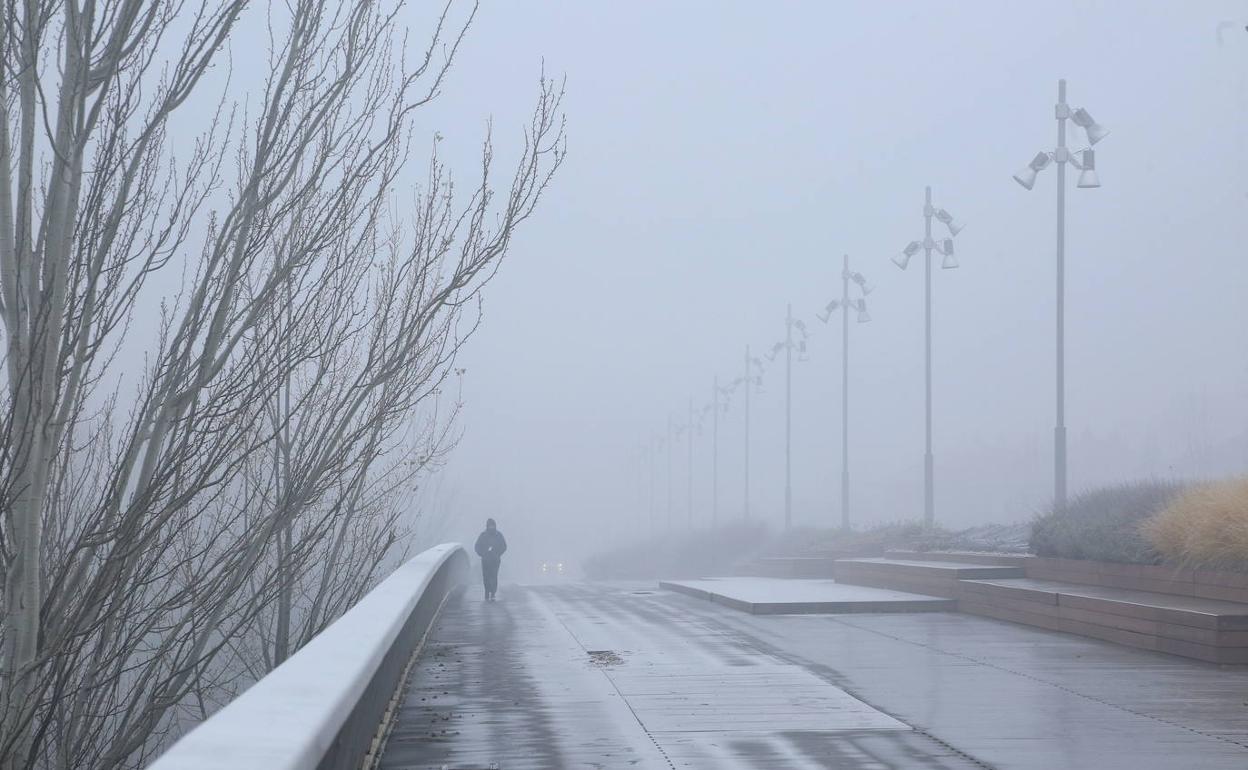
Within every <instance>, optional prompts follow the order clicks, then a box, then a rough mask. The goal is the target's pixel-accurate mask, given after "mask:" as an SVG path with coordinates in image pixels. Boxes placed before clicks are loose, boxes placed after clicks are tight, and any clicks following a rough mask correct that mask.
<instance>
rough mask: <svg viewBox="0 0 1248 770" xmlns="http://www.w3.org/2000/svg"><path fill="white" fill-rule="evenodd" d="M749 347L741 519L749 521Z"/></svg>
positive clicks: (745, 384)
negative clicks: (742, 509)
mask: <svg viewBox="0 0 1248 770" xmlns="http://www.w3.org/2000/svg"><path fill="white" fill-rule="evenodd" d="M750 380H751V378H750V346H749V345H746V346H745V382H744V383H742V384H743V385H744V386H745V509H744V513H743V515H742V518H743V519H745V520H746V521H749V519H750Z"/></svg>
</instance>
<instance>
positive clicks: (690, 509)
mask: <svg viewBox="0 0 1248 770" xmlns="http://www.w3.org/2000/svg"><path fill="white" fill-rule="evenodd" d="M688 482H689V528H690V529H693V396H690V397H689V478H688Z"/></svg>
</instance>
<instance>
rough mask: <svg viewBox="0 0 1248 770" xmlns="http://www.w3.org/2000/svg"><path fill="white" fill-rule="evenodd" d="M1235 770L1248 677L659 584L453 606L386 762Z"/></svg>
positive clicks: (466, 599)
mask: <svg viewBox="0 0 1248 770" xmlns="http://www.w3.org/2000/svg"><path fill="white" fill-rule="evenodd" d="M492 765H493V766H497V767H499V768H501V769H503V770H510V769H511V768H565V767H566V768H580V767H586V768H625V767H639V768H651V767H654V768H665V767H666V768H677V767H679V768H865V769H871V770H875V769H877V768H879V769H882V768H939V769H943V770H961V769H963V768H1002V769H1004V768H1029V769H1030V768H1035V769H1036V770H1041V769H1043V770H1052V769H1053V768H1104V769H1105V770H1114V769H1115V768H1130V769H1131V770H1152V769H1154V768H1155V769H1156V770H1162V769H1165V770H1169V769H1171V768H1202V769H1203V768H1210V769H1211V770H1216V769H1219V768H1228V769H1229V768H1235V769H1236V770H1242V768H1246V767H1248V667H1225V666H1222V667H1220V666H1216V665H1212V664H1204V663H1199V662H1195V661H1190V660H1185V659H1182V658H1174V657H1170V656H1166V655H1161V654H1156V653H1149V652H1143V651H1138V650H1132V649H1128V648H1124V647H1118V646H1116V645H1112V644H1108V643H1104V642H1099V641H1096V640H1091V639H1085V638H1081V637H1075V636H1069V635H1065V634H1058V633H1051V632H1047V631H1043V630H1039V629H1035V628H1030V627H1024V626H1018V625H1013V624H1010V623H1004V622H1000V621H995V620H990V619H987V618H980V617H975V616H969V615H961V614H956V613H948V614H937V613H923V614H882V615H848V616H847V615H838V616H818V615H771V616H755V615H748V614H744V613H741V612H737V611H735V610H732V609H729V608H727V607H723V606H719V605H715V604H712V603H710V602H706V601H701V600H698V599H694V598H691V597H688V596H684V595H680V594H675V593H669V592H660V591H658V590H656V589H654V588H653V587H651V586H641V585H619V584H564V585H557V586H544V587H540V588H531V589H523V588H517V587H504V589H503V590H502V591H501V592H500V601H498V602H495V603H492V604H487V603H485V602H483V601H481V599H480V597H479V596H477V595H476V593H475V592H471V593H466V594H461V595H459V596H457V597H455V598H454V599H452V600H451V601H450V602H449V603H448V605H447V607H446V609H445V610H444V614H443V616H442V617H441V618H440V619H439V621H438V624H437V626H436V627H435V629H434V631H433V632H432V634H431V636H430V639H429V641H428V643H427V645H426V649H425V652H424V654H423V655H422V656H421V658H420V660H419V661H417V664H416V665H415V666H414V667H413V669H412V672H411V675H410V676H409V680H408V690H407V692H406V694H405V697H404V701H403V705H402V708H401V710H400V712H399V714H398V717H397V719H396V723H395V726H394V729H393V731H392V733H391V735H390V738H389V741H388V743H387V746H386V750H385V753H384V754H383V757H382V763H381V766H382V767H383V768H387V769H388V770H397V769H398V768H442V767H447V768H460V769H464V768H488V767H491V766H492Z"/></svg>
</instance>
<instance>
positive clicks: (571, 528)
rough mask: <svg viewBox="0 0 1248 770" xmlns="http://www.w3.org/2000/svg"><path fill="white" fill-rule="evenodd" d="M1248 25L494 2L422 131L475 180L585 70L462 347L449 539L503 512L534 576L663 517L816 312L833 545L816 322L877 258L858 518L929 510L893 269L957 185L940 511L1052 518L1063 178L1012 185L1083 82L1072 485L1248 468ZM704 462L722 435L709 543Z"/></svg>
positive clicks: (938, 316)
mask: <svg viewBox="0 0 1248 770" xmlns="http://www.w3.org/2000/svg"><path fill="white" fill-rule="evenodd" d="M1246 20H1248V7H1246V6H1245V4H1244V3H1242V2H1204V3H1185V4H1179V3H1172V2H1147V3H1143V2H1142V3H1132V4H1130V6H1129V7H1127V6H1124V4H1122V3H1117V2H1057V3H1044V4H1035V5H1027V6H1024V5H1023V4H1017V3H1009V4H1005V3H996V2H975V3H971V2H966V3H958V4H917V3H906V4H900V3H896V4H879V3H837V4H830V3H786V4H769V3H746V2H733V3H721V2H687V3H679V4H659V3H582V2H563V3H541V4H533V3H523V4H521V3H489V4H487V5H486V6H485V7H484V8H482V10H481V13H480V14H479V17H478V19H477V21H476V23H475V25H474V28H473V30H472V31H471V32H470V34H469V37H468V39H467V40H466V41H465V43H464V46H463V49H462V51H461V55H460V58H459V59H458V61H457V63H456V66H455V68H454V70H453V71H452V73H451V76H450V78H449V80H448V83H447V87H446V89H445V95H444V96H443V97H442V98H441V99H440V100H439V101H438V102H437V103H436V104H435V106H434V107H433V109H432V110H430V111H429V112H427V113H426V117H425V120H426V121H427V123H428V126H429V130H430V131H434V130H439V131H442V132H443V133H445V134H447V135H448V136H452V137H453V141H448V142H447V145H448V146H447V147H446V148H445V152H446V153H448V157H449V158H450V159H451V160H450V162H451V164H452V166H454V165H455V162H456V160H460V161H463V162H464V163H467V164H468V167H469V168H470V167H471V163H472V157H473V153H474V152H475V151H476V145H475V144H474V143H473V141H474V140H473V137H474V132H475V135H476V136H477V137H479V136H480V135H481V133H482V132H483V126H484V119H485V118H486V117H487V116H489V117H492V119H493V123H494V126H495V130H496V131H500V132H501V131H505V130H506V129H510V128H512V127H514V126H518V125H519V124H520V123H521V122H522V121H523V120H524V116H525V114H526V110H527V109H528V101H529V99H530V95H531V91H532V88H531V85H532V82H533V80H534V78H535V76H536V74H537V71H538V67H539V65H541V66H544V67H545V70H546V72H547V73H550V74H555V75H560V74H563V73H566V77H567V89H568V96H567V100H566V103H565V107H566V110H567V113H568V120H569V123H568V130H569V137H570V141H569V159H568V162H567V163H566V165H565V166H564V168H563V169H562V170H561V172H560V174H559V176H558V178H557V179H556V181H555V183H554V186H553V187H552V189H551V191H550V193H549V197H548V198H546V199H545V200H544V202H543V206H542V209H541V211H540V212H539V213H538V215H537V217H536V218H535V219H534V220H533V221H532V222H531V223H529V225H528V226H527V227H525V228H524V229H523V231H522V232H521V233H520V235H519V238H518V239H517V240H516V241H515V242H514V244H513V248H512V251H511V253H510V256H509V257H508V261H507V263H506V264H505V265H504V266H503V269H502V271H501V273H500V274H499V276H498V278H497V279H496V280H495V281H494V282H493V283H492V284H491V286H490V287H489V288H488V290H487V292H486V300H485V321H484V325H483V327H482V328H481V330H480V331H479V333H478V334H477V336H476V337H475V338H474V339H473V340H472V343H471V345H470V346H469V348H468V349H467V350H466V352H465V353H464V356H463V358H462V359H461V360H462V364H463V365H464V366H465V367H466V369H467V374H466V376H465V378H464V382H463V399H464V404H465V411H464V416H463V421H462V428H463V438H462V441H461V442H460V445H459V446H458V448H457V449H456V450H455V452H454V455H453V457H452V459H451V461H450V463H449V465H448V466H447V468H446V469H445V471H444V472H443V474H442V477H441V478H440V479H438V480H437V482H436V493H435V492H430V493H429V494H428V495H427V496H426V504H427V505H428V506H429V507H430V509H431V510H437V511H439V512H441V513H442V514H444V516H445V522H446V525H445V532H446V534H448V535H458V536H462V537H469V536H471V535H472V534H473V533H475V532H476V531H477V530H478V529H479V528H480V525H481V521H482V520H483V519H484V518H485V517H486V516H494V517H495V518H497V519H498V520H499V526H500V528H502V529H503V530H504V531H505V532H506V533H507V535H508V538H509V539H511V540H512V541H513V543H514V544H515V551H514V553H516V554H517V558H518V559H521V560H523V559H533V558H541V559H545V558H560V559H568V560H573V561H574V560H575V559H576V558H578V557H580V556H583V555H585V554H586V553H589V552H592V551H594V550H596V549H599V548H603V547H606V546H608V545H611V544H614V543H619V542H622V541H624V540H626V539H629V538H636V537H638V536H640V535H642V534H649V533H651V532H655V531H662V530H663V529H664V528H665V527H667V526H669V523H668V515H669V514H668V510H669V508H668V493H667V489H668V483H669V479H668V474H667V463H668V460H667V455H666V449H661V448H660V447H659V445H658V444H657V443H656V440H657V439H658V438H659V437H661V436H662V435H664V434H665V432H666V426H667V421H668V418H669V416H670V417H671V418H673V419H674V420H675V421H677V422H678V423H679V422H684V421H685V420H686V411H687V409H688V404H689V400H690V398H692V399H694V405H695V407H696V408H698V409H701V408H702V407H703V406H704V405H705V404H707V403H708V402H709V401H710V399H711V387H712V379H713V378H714V377H716V376H718V378H719V380H720V382H721V383H726V382H730V381H731V380H732V379H733V378H735V377H738V376H740V375H741V374H742V369H743V356H744V352H745V347H746V345H747V344H748V345H750V346H751V347H752V349H753V351H754V354H755V355H758V356H760V357H761V356H762V355H763V354H764V353H766V352H767V351H768V349H769V348H770V347H771V346H772V345H773V344H774V343H776V342H779V341H782V340H783V339H784V333H785V326H784V320H785V307H786V303H790V302H791V303H792V305H793V312H794V316H795V317H797V318H800V319H803V320H804V321H805V323H806V324H807V325H808V326H809V327H810V328H811V331H812V334H811V337H810V340H809V350H808V354H807V355H806V356H805V357H806V358H808V359H809V360H807V361H801V362H799V361H798V360H797V356H796V355H795V360H794V366H793V382H792V399H793V400H792V413H793V438H792V441H793V461H792V462H793V465H792V490H793V519H794V523H795V524H798V525H810V526H835V525H836V524H837V523H838V522H839V517H840V502H839V500H840V467H841V451H840V431H841V417H840V400H841V386H840V380H841V347H840V345H841V343H840V315H839V314H837V315H834V316H833V318H832V320H831V322H830V323H828V324H827V325H823V324H821V323H819V322H818V321H817V320H816V319H815V314H816V312H818V311H819V310H821V309H822V308H823V307H824V305H825V303H826V302H827V301H828V300H830V299H833V298H836V297H839V296H840V292H841V288H840V271H841V260H842V256H843V255H845V254H848V255H850V258H851V261H852V264H853V269H855V270H859V271H861V272H862V273H864V274H865V275H866V277H867V278H868V279H869V280H870V281H871V282H872V283H873V284H874V285H875V291H874V292H873V293H872V294H871V295H870V297H869V298H868V301H869V304H870V313H871V316H872V320H871V321H870V323H864V324H853V326H852V328H851V329H850V344H851V357H850V367H851V368H850V389H851V394H850V395H851V402H850V423H851V433H850V452H851V465H852V468H851V472H852V487H851V489H852V501H851V511H852V518H853V523H854V524H855V526H868V525H871V524H873V523H881V522H891V521H899V520H913V519H918V518H921V516H922V513H923V438H924V433H923V410H924V402H923V371H924V369H923V271H922V255H921V254H920V255H919V257H917V258H916V259H915V260H914V261H913V262H912V263H911V265H910V268H909V269H908V270H907V271H905V272H902V271H901V270H899V269H897V267H896V266H895V265H893V264H892V263H891V262H890V261H889V258H890V257H891V256H893V255H895V254H896V253H897V252H898V251H899V250H900V249H901V248H902V247H903V246H904V245H905V244H906V243H907V242H909V241H911V240H914V239H921V238H922V236H923V229H922V228H923V216H922V208H923V190H924V186H925V185H931V186H932V187H933V197H934V202H935V204H936V205H937V206H939V207H944V208H947V209H948V210H949V211H950V212H952V213H953V214H954V215H955V217H957V218H958V220H960V221H961V222H964V223H965V224H966V229H965V230H964V231H963V232H962V233H960V234H959V236H958V238H957V241H956V243H957V253H958V258H959V260H960V262H961V267H960V269H957V270H940V269H935V270H934V275H933V334H934V347H933V368H934V373H933V377H934V385H933V387H934V415H933V431H934V455H935V504H936V520H937V522H938V523H940V524H942V525H945V526H950V527H956V526H969V525H973V524H978V523H985V522H1011V521H1020V520H1025V519H1026V518H1028V517H1029V516H1031V515H1032V514H1033V513H1034V512H1035V511H1037V510H1039V509H1041V508H1043V507H1044V506H1046V505H1047V504H1048V503H1049V502H1050V500H1051V499H1052V494H1053V424H1054V352H1055V351H1054V345H1055V343H1054V304H1055V288H1054V274H1055V267H1054V230H1055V218H1054V210H1055V204H1054V196H1055V192H1054V191H1055V182H1056V179H1055V174H1054V168H1053V167H1050V168H1049V169H1048V170H1046V171H1045V172H1044V173H1042V174H1041V175H1040V179H1039V181H1038V182H1037V183H1036V185H1035V188H1034V189H1033V190H1031V191H1030V192H1028V191H1026V190H1024V189H1022V188H1021V187H1020V186H1018V185H1017V184H1015V182H1013V181H1012V180H1011V178H1010V177H1011V174H1013V173H1014V172H1016V171H1017V170H1018V169H1020V168H1022V167H1023V166H1024V165H1025V164H1026V163H1027V161H1028V160H1029V159H1030V158H1031V157H1032V156H1034V155H1035V153H1036V152H1038V151H1042V150H1052V149H1053V147H1054V146H1055V121H1054V119H1053V105H1054V102H1055V101H1056V96H1057V94H1056V90H1057V81H1058V79H1059V78H1066V79H1067V80H1068V84H1069V86H1068V87H1069V93H1068V96H1069V101H1070V103H1071V105H1072V106H1074V107H1080V106H1082V107H1086V108H1087V109H1088V111H1089V112H1090V113H1091V114H1092V115H1094V116H1095V118H1096V120H1097V121H1099V122H1100V123H1102V124H1104V125H1105V126H1106V127H1107V128H1109V129H1110V131H1111V134H1110V136H1109V137H1108V138H1107V139H1105V140H1104V141H1103V142H1101V143H1100V144H1098V145H1097V148H1096V149H1097V169H1098V172H1099V174H1100V178H1101V181H1102V185H1103V186H1102V187H1101V188H1100V189H1095V190H1083V189H1076V188H1075V186H1074V178H1075V176H1076V175H1077V172H1075V173H1074V174H1072V175H1071V178H1070V179H1069V180H1068V193H1067V281H1066V292H1067V294H1066V297H1067V425H1068V430H1069V480H1070V481H1069V483H1070V489H1071V492H1072V493H1075V492H1078V491H1079V490H1080V489H1085V488H1088V487H1091V486H1095V485H1100V484H1105V483H1113V482H1118V481H1127V480H1134V479H1139V478H1147V477H1166V478H1169V477H1177V478H1189V477H1206V476H1217V475H1225V474H1231V473H1238V472H1242V470H1243V468H1244V463H1245V457H1246V453H1248V400H1246V399H1245V398H1244V393H1245V387H1246V386H1248V368H1246V366H1245V363H1246V359H1245V355H1244V354H1245V350H1246V345H1245V343H1246V342H1248V333H1246V331H1245V328H1246V324H1245V320H1246V315H1245V310H1244V305H1243V301H1242V298H1243V296H1244V289H1245V283H1246V279H1248V262H1246V260H1245V256H1246V246H1245V244H1248V216H1246V215H1245V212H1246V210H1248V175H1246V174H1245V171H1248V133H1246V132H1245V126H1246V125H1248V33H1246V32H1245V30H1244V26H1243V25H1244V23H1245V21H1246ZM1225 21H1232V22H1235V24H1234V26H1227V25H1223V27H1222V28H1221V30H1219V23H1221V22H1225ZM543 62H544V65H542V64H541V63H543ZM1069 143H1070V145H1071V147H1072V148H1073V149H1078V148H1079V147H1083V146H1085V145H1086V141H1085V139H1084V136H1083V133H1082V131H1081V130H1078V129H1074V128H1073V126H1072V134H1071V137H1070V140H1069ZM937 229H938V230H939V232H937V233H935V234H936V235H937V236H938V237H944V235H945V232H944V228H943V227H939V226H938V225H937ZM936 260H937V264H939V256H937V257H936ZM851 319H852V316H851ZM782 361H783V357H781V358H778V359H777V360H776V361H775V363H773V364H769V365H768V366H767V370H766V372H765V374H764V376H763V384H762V387H761V391H760V392H756V393H754V394H752V395H751V399H752V404H751V408H752V414H751V423H752V425H751V447H750V451H751V471H750V472H751V500H750V505H751V515H752V517H754V518H756V519H760V520H763V521H766V522H769V523H770V524H772V525H774V526H781V524H782V517H783V506H784V368H783V365H782ZM764 362H766V359H765V358H764ZM741 407H742V402H741V392H740V391H738V392H737V394H736V395H735V396H734V398H733V399H732V401H731V406H730V409H729V410H728V411H727V412H726V413H724V414H722V415H721V416H720V429H719V440H720V447H719V516H720V517H721V519H723V520H731V519H734V518H740V517H741V516H742V514H743V484H744V482H743V458H744V436H743V411H742V408H741ZM642 446H647V447H650V449H651V452H652V455H651V458H652V459H649V460H645V461H644V462H642V463H641V465H640V466H639V464H638V463H639V459H638V458H639V449H640V448H641V447H642ZM687 451H688V450H687V447H686V444H685V443H684V439H683V438H682V439H680V440H679V441H678V442H677V444H676V447H675V451H674V452H673V457H672V469H673V470H672V475H671V488H672V493H671V495H672V502H671V517H672V523H671V526H674V527H686V526H687V516H688V510H689V508H688V506H689V501H688V499H687V486H686V484H687V478H688V476H687V474H688V473H689V470H690V469H689V468H688V467H687V455H686V453H687ZM710 466H711V431H710V422H709V417H708V419H707V422H706V423H705V430H703V431H702V432H701V433H700V434H698V435H696V436H695V443H694V464H693V468H692V473H693V501H692V516H693V520H694V522H695V523H696V525H698V526H705V525H707V524H708V523H709V521H710V516H711V503H710V501H711V479H710ZM652 475H653V485H654V499H653V504H652V503H651V498H650V491H649V490H650V484H651V480H652ZM525 554H527V556H526V555H525Z"/></svg>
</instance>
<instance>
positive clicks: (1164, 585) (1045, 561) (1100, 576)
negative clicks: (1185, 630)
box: [1023, 556, 1248, 604]
mask: <svg viewBox="0 0 1248 770" xmlns="http://www.w3.org/2000/svg"><path fill="white" fill-rule="evenodd" d="M1023 568H1024V569H1025V570H1026V573H1027V577H1029V578H1034V579H1036V580H1059V581H1062V582H1065V583H1082V584H1084V585H1094V586H1105V587H1107V588H1126V589H1128V590H1132V591H1152V592H1154V593H1159V594H1173V595H1175V596H1194V597H1197V598H1201V599H1218V600H1221V601H1228V602H1243V603H1245V604H1248V573H1243V572H1226V571H1222V570H1202V569H1188V568H1185V567H1174V566H1170V565H1165V564H1118V563H1115V562H1107V561H1085V560H1081V559H1056V558H1051V557H1047V556H1034V557H1030V558H1028V559H1027V560H1026V561H1025V562H1023Z"/></svg>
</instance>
